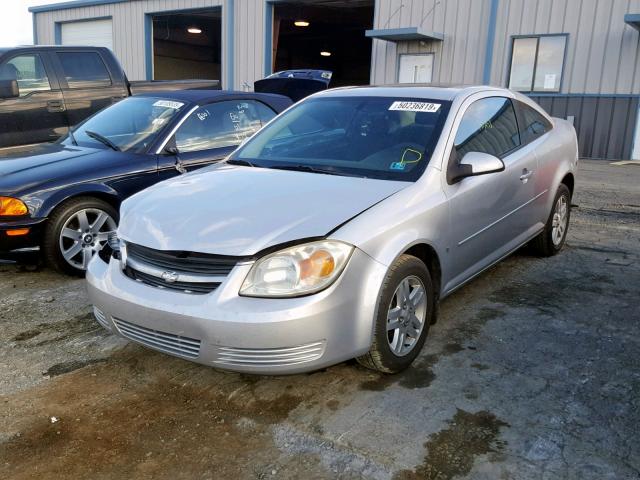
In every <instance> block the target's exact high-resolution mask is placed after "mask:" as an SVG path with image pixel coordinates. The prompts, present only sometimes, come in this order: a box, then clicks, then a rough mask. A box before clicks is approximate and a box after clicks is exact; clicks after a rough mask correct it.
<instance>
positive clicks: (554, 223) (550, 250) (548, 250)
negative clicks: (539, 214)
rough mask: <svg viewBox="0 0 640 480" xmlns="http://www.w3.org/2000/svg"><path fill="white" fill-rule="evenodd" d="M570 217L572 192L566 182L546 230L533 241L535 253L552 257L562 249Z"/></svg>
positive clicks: (561, 185) (558, 192) (560, 189)
mask: <svg viewBox="0 0 640 480" xmlns="http://www.w3.org/2000/svg"><path fill="white" fill-rule="evenodd" d="M570 218H571V192H570V191H569V188H568V187H567V186H566V185H565V184H564V183H561V184H560V187H558V191H557V192H556V196H555V198H554V200H553V209H552V210H551V214H550V215H549V218H548V220H547V224H546V225H545V227H544V230H543V231H542V232H540V234H539V235H538V236H537V237H536V238H534V239H533V240H532V241H531V248H532V249H533V251H534V253H536V254H537V255H540V256H542V257H550V256H552V255H555V254H556V253H558V252H559V251H560V250H562V247H563V246H564V244H565V241H566V239H567V231H568V230H569V220H570Z"/></svg>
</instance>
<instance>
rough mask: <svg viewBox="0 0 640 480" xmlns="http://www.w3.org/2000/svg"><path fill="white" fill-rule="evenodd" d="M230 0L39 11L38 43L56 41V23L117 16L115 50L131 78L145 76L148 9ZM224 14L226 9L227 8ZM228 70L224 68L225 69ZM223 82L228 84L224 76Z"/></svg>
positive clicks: (138, 0) (142, 1)
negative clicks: (146, 18)
mask: <svg viewBox="0 0 640 480" xmlns="http://www.w3.org/2000/svg"><path fill="white" fill-rule="evenodd" d="M228 1H229V0H131V1H128V2H121V3H112V4H105V5H95V6H90V7H81V8H69V9H65V10H57V11H52V12H42V13H38V14H36V25H37V29H38V43H39V44H41V45H53V44H55V23H56V22H69V21H73V20H84V19H89V18H99V17H112V18H113V30H114V35H113V51H114V53H115V54H116V56H117V57H118V59H119V60H120V63H122V66H123V67H124V69H125V72H127V76H128V77H129V79H130V80H144V79H145V78H146V68H145V33H144V28H145V27H144V26H145V19H144V16H145V13H152V12H162V11H165V10H182V9H191V8H206V7H216V6H221V5H223V3H227V2H228ZM223 16H224V12H223ZM226 38H227V36H226V24H225V22H224V18H223V21H222V62H223V63H222V64H223V70H224V65H226V48H225V45H226V41H225V40H226ZM223 74H224V72H223ZM222 80H223V85H224V80H225V79H224V78H223V79H222Z"/></svg>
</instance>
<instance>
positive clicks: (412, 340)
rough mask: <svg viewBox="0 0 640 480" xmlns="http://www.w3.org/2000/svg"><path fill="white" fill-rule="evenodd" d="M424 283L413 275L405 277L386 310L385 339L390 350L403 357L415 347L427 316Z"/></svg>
mask: <svg viewBox="0 0 640 480" xmlns="http://www.w3.org/2000/svg"><path fill="white" fill-rule="evenodd" d="M427 307H428V305H427V295H426V290H425V287H424V284H423V283H422V280H420V278H418V277H416V276H415V275H411V276H408V277H405V278H404V279H403V280H402V281H401V282H400V284H399V285H398V287H397V288H396V290H395V293H394V294H393V298H392V299H391V304H390V305H389V309H388V312H387V340H388V342H389V347H390V348H391V351H392V352H393V353H394V354H395V355H396V356H398V357H404V356H405V355H407V354H408V353H409V352H411V350H413V348H414V347H415V345H416V343H417V342H418V339H419V338H420V334H421V333H422V330H423V329H424V324H425V319H426V316H427Z"/></svg>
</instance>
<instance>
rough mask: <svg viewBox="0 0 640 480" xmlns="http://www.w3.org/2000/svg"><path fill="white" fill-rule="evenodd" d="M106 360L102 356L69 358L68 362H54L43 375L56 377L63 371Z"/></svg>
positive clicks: (66, 371) (63, 372) (68, 371)
mask: <svg viewBox="0 0 640 480" xmlns="http://www.w3.org/2000/svg"><path fill="white" fill-rule="evenodd" d="M106 361H107V360H106V359H104V358H93V359H91V360H70V361H68V362H62V363H56V364H55V365H52V366H51V367H49V368H48V369H47V371H46V372H44V373H43V375H45V376H48V377H57V376H58V375H63V374H65V373H70V372H73V371H75V370H79V369H81V368H84V367H88V366H89V365H95V364H96V363H103V362H106Z"/></svg>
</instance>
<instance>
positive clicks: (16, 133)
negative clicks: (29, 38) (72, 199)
mask: <svg viewBox="0 0 640 480" xmlns="http://www.w3.org/2000/svg"><path fill="white" fill-rule="evenodd" d="M219 88H220V83H219V82H218V81H217V80H178V81H150V82H130V81H129V80H128V79H127V76H126V75H125V73H124V71H123V69H122V67H121V66H120V64H119V63H118V60H117V59H116V58H115V56H114V55H113V53H112V52H111V51H110V50H109V49H107V48H102V47H67V46H64V47H63V46H26V47H16V48H0V154H1V153H2V152H3V150H4V151H6V150H7V147H15V146H19V145H31V144H36V143H42V142H51V141H54V140H56V139H58V138H60V137H61V136H63V135H66V133H67V132H68V131H69V127H72V126H74V125H76V124H78V123H80V122H81V121H83V120H84V119H85V118H87V117H89V116H90V115H92V114H93V113H95V112H97V111H98V110H101V109H103V108H104V107H107V106H109V105H111V104H112V103H115V102H117V101H119V100H121V99H123V98H125V97H128V96H130V95H133V94H135V93H143V92H149V91H153V90H192V89H208V90H211V89H219Z"/></svg>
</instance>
